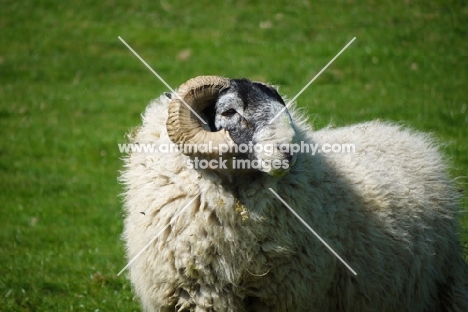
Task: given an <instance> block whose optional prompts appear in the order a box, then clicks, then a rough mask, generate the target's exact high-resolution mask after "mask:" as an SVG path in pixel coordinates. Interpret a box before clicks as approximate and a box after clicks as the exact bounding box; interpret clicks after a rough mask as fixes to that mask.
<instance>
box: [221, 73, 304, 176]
mask: <svg viewBox="0 0 468 312" xmlns="http://www.w3.org/2000/svg"><path fill="white" fill-rule="evenodd" d="M278 114H279V116H277V115H278ZM275 117H276V118H275ZM272 120H273V122H271V121H272ZM270 122H271V123H270ZM212 127H214V129H213V130H215V131H219V130H221V129H225V130H227V131H228V132H229V135H230V136H231V138H232V139H233V140H234V142H235V143H236V144H237V145H241V144H245V145H249V144H250V146H257V148H255V149H252V153H247V155H246V156H247V158H248V159H251V160H259V161H267V162H271V161H277V162H278V161H280V162H282V163H284V161H287V163H288V164H289V165H290V166H292V165H294V161H295V156H294V155H291V154H290V153H289V152H287V153H285V152H281V151H280V150H279V148H278V147H279V146H280V145H281V144H292V143H294V139H295V134H296V133H295V131H294V128H293V125H292V121H291V116H290V115H289V112H288V111H287V109H285V103H284V101H283V99H282V98H281V96H280V95H279V94H278V92H277V91H276V89H274V88H273V87H271V86H268V85H265V84H263V83H259V82H252V81H249V80H247V79H234V80H231V86H230V87H229V88H227V89H224V90H222V91H221V93H220V94H219V97H218V99H217V102H216V105H215V111H214V118H213V124H212ZM283 169H284V168H283ZM288 170H289V169H288ZM262 171H265V172H267V173H269V174H271V175H282V174H284V173H286V172H287V170H286V171H284V170H279V171H278V172H276V171H271V169H268V168H265V170H262Z"/></svg>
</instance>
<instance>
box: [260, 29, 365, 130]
mask: <svg viewBox="0 0 468 312" xmlns="http://www.w3.org/2000/svg"><path fill="white" fill-rule="evenodd" d="M354 40H356V37H354V38H353V39H351V41H350V42H348V44H347V45H345V47H344V48H343V49H341V51H340V52H338V54H337V55H335V57H334V58H332V60H331V61H330V62H328V64H327V65H325V67H324V68H322V70H321V71H319V72H318V74H317V75H315V77H314V78H312V79H311V80H310V81H309V83H307V84H306V85H305V86H304V88H302V90H301V91H299V92H298V93H297V94H296V96H295V97H293V98H292V100H290V101H289V102H288V103H287V104H286V106H285V107H283V109H282V110H281V111H279V112H278V114H276V116H275V117H273V119H272V120H270V121H269V122H268V124H269V125H270V124H271V123H272V122H273V121H275V119H276V118H278V116H279V115H281V113H282V112H284V111H285V110H286V108H288V107H289V105H290V104H291V103H292V102H294V101H295V100H296V99H297V98H298V97H299V95H301V94H302V92H304V91H305V89H307V88H308V87H309V86H310V85H311V84H312V82H314V81H315V79H317V78H318V76H320V75H321V74H322V73H323V72H324V71H325V69H327V68H328V66H330V65H331V63H333V62H334V61H335V60H336V58H337V57H338V56H340V54H341V53H343V52H344V50H346V49H347V48H348V47H349V46H350V45H351V43H353V41H354Z"/></svg>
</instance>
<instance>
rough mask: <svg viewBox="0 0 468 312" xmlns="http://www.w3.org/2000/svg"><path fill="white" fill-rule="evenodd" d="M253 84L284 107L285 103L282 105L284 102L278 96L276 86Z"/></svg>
mask: <svg viewBox="0 0 468 312" xmlns="http://www.w3.org/2000/svg"><path fill="white" fill-rule="evenodd" d="M253 83H254V84H256V85H257V86H258V87H259V88H260V89H261V90H262V91H263V92H264V93H265V94H269V95H270V96H272V97H273V98H275V99H276V100H277V101H278V102H279V103H281V104H283V105H285V106H286V103H284V100H283V98H282V97H281V95H280V94H279V92H278V88H277V87H276V86H274V85H269V84H266V83H263V82H258V81H253Z"/></svg>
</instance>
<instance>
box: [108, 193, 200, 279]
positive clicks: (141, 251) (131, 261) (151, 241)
mask: <svg viewBox="0 0 468 312" xmlns="http://www.w3.org/2000/svg"><path fill="white" fill-rule="evenodd" d="M201 192H202V191H200V192H198V194H197V195H195V196H194V197H193V198H192V199H191V200H190V201H189V202H188V203H187V205H185V207H184V208H182V210H181V211H179V212H178V213H177V214H176V215H175V216H174V217H172V219H171V221H169V222H168V223H167V224H166V226H165V227H163V228H162V229H161V231H159V232H158V234H156V235H155V236H154V237H153V238H152V239H151V240H150V241H149V242H148V244H146V245H145V247H143V249H141V250H140V252H139V253H137V254H136V256H135V257H133V258H132V260H130V261H129V262H128V263H127V265H126V266H125V267H124V268H123V269H122V270H120V272H119V273H117V276H119V275H120V274H122V272H123V271H125V270H126V269H127V268H128V267H129V266H130V265H131V264H132V263H133V262H134V261H135V260H136V259H137V258H138V257H139V256H140V255H141V254H142V253H143V252H144V251H145V250H146V249H147V248H148V247H149V246H150V245H151V244H152V243H153V242H154V241H155V240H156V238H158V236H159V235H161V233H162V232H164V230H165V229H166V228H167V227H168V226H169V225H170V224H171V223H172V222H173V221H174V220H175V219H176V218H177V217H178V216H179V215H180V214H181V213H182V212H183V211H184V210H185V209H187V207H188V206H190V204H191V203H193V201H194V200H195V199H196V198H197V197H198V195H200V194H201Z"/></svg>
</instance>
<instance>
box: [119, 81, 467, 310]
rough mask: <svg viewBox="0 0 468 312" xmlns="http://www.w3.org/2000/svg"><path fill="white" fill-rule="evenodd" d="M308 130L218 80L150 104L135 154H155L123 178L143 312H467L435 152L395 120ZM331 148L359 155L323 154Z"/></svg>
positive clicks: (137, 161) (288, 113)
mask: <svg viewBox="0 0 468 312" xmlns="http://www.w3.org/2000/svg"><path fill="white" fill-rule="evenodd" d="M199 117H200V119H199ZM202 120H203V121H202ZM304 120H305V118H303V117H301V116H300V115H299V114H298V113H297V112H296V111H295V110H294V109H290V110H287V109H286V106H285V103H284V101H283V99H282V98H281V96H280V95H279V94H278V92H277V91H276V89H275V88H273V87H271V86H269V85H266V84H263V83H259V82H252V81H249V80H246V79H226V78H222V77H216V76H200V77H197V78H194V79H191V80H189V81H187V82H186V83H184V84H183V85H181V86H180V88H179V89H178V91H177V93H176V94H169V93H167V94H163V95H162V96H161V97H160V98H159V99H157V100H155V101H153V102H152V103H151V104H150V105H149V106H148V108H147V109H146V112H145V113H144V116H143V124H142V126H141V127H140V128H138V129H137V130H136V131H135V132H134V133H133V135H132V136H131V143H133V144H140V145H141V144H154V146H155V147H156V148H155V150H154V151H153V152H152V153H142V152H140V153H138V152H134V153H130V155H128V157H126V160H125V168H124V170H123V172H122V175H121V180H122V182H123V183H124V186H125V193H124V202H125V203H124V207H125V224H124V227H125V228H124V234H123V238H124V240H125V242H126V249H127V257H128V259H129V260H130V259H132V260H134V261H133V262H132V264H131V266H130V270H129V271H130V274H129V276H130V279H131V282H132V284H133V287H134V290H135V292H136V294H137V295H138V297H139V298H140V299H141V302H142V305H143V306H144V308H145V309H146V310H147V311H252V312H253V311H281V312H285V311H460V312H461V311H468V269H467V265H466V263H465V262H464V261H463V258H462V254H461V250H460V246H459V243H458V241H457V235H456V233H457V223H456V218H455V214H456V211H457V204H458V201H459V199H460V198H459V195H457V194H459V193H458V192H457V191H456V190H455V187H454V185H453V183H452V181H451V179H450V178H449V177H448V175H447V168H446V164H445V161H444V159H443V157H442V156H441V154H440V153H439V151H438V146H437V144H436V143H435V142H434V141H433V140H432V139H431V138H430V136H428V135H426V134H422V133H418V132H416V131H413V130H409V129H406V128H403V127H401V126H397V125H394V124H391V123H386V122H379V121H373V122H368V123H362V124H357V125H353V126H348V127H343V128H331V127H329V128H325V129H322V130H318V131H314V130H312V128H311V127H310V126H309V125H307V123H306V122H305V121H304ZM335 144H338V145H336V146H344V145H345V144H348V146H353V147H354V150H350V151H348V152H346V153H336V152H330V150H329V149H327V151H329V153H325V152H322V153H320V152H319V151H321V149H320V146H325V145H327V146H335ZM168 145H175V146H177V148H176V149H173V151H172V153H171V152H169V151H168V149H166V148H164V149H162V148H161V147H162V146H168ZM293 146H294V147H297V146H301V149H303V148H305V146H318V147H319V148H318V149H317V152H316V153H311V152H310V150H309V151H305V150H298V149H297V148H291V147H293ZM194 147H198V148H194ZM267 147H268V148H267ZM323 151H325V149H323ZM240 164H242V166H240ZM272 191H274V193H276V194H277V195H278V196H279V197H280V199H281V200H280V199H279V198H277V197H276V195H275V194H273V192H272ZM283 201H284V203H287V205H288V206H290V207H291V208H292V209H294V211H295V212H296V213H297V214H298V215H300V216H301V217H302V218H303V220H304V221H305V222H307V224H308V225H309V226H310V227H311V228H312V229H314V231H315V232H316V233H317V234H318V235H319V236H320V237H321V238H322V239H323V240H324V241H326V242H327V243H328V244H329V246H331V248H332V249H333V250H334V252H335V253H336V254H338V255H339V256H340V257H341V259H343V262H344V263H342V262H341V261H339V259H338V258H337V257H336V256H335V255H334V254H333V253H332V252H330V250H329V249H327V248H326V247H325V246H324V244H322V242H321V241H319V240H318V239H317V237H315V236H314V235H312V234H311V233H310V232H309V230H308V229H307V228H306V227H305V226H303V224H301V223H300V221H299V220H298V219H297V218H296V217H295V216H294V215H293V214H292V213H291V212H290V211H289V210H288V208H287V207H286V206H285V205H284V203H283ZM345 263H346V264H348V266H349V268H352V269H353V270H354V271H355V272H356V273H357V275H354V274H353V273H352V272H351V270H350V269H349V268H348V267H346V266H345Z"/></svg>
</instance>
